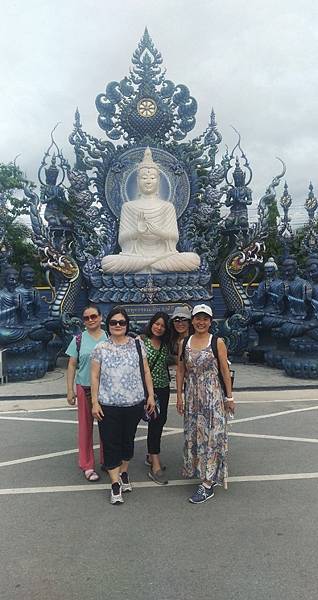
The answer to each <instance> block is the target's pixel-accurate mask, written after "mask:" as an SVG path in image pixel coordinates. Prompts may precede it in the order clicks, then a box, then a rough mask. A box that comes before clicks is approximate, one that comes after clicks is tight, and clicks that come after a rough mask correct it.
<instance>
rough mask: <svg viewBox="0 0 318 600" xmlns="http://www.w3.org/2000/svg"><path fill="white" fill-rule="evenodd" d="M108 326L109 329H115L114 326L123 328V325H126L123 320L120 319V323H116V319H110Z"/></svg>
mask: <svg viewBox="0 0 318 600" xmlns="http://www.w3.org/2000/svg"><path fill="white" fill-rule="evenodd" d="M109 325H110V326H111V327H116V325H119V327H125V325H127V321H125V319H120V321H116V319H111V320H110V321H109Z"/></svg>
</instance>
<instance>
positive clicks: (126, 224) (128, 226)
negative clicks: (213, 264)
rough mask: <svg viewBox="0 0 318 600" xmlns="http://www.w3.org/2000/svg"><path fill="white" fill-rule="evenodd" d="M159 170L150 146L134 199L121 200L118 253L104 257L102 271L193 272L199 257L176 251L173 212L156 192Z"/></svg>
mask: <svg viewBox="0 0 318 600" xmlns="http://www.w3.org/2000/svg"><path fill="white" fill-rule="evenodd" d="M158 188H159V170H158V168H157V165H156V163H154V162H153V161H152V156H151V151H150V148H147V149H146V151H145V157H144V160H143V161H142V162H141V163H140V167H139V169H138V191H139V197H138V198H137V199H136V200H131V201H128V202H125V203H124V204H123V206H122V210H121V214H120V224H119V235H118V242H119V245H120V247H121V252H120V253H119V254H116V255H110V256H105V257H104V258H103V259H102V263H101V264H102V269H103V271H104V272H105V273H151V272H152V273H160V272H171V271H174V272H178V271H179V272H185V271H195V270H196V269H198V268H199V266H200V257H199V256H198V255H197V254H195V253H194V252H178V251H177V249H176V244H177V242H178V239H179V234H178V226H177V217H176V211H175V208H174V206H173V204H171V202H168V201H166V200H163V199H161V198H160V197H159V195H158Z"/></svg>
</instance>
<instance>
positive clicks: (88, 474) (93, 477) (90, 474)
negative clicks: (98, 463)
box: [84, 469, 99, 481]
mask: <svg viewBox="0 0 318 600" xmlns="http://www.w3.org/2000/svg"><path fill="white" fill-rule="evenodd" d="M84 477H85V479H86V480H87V481H98V480H99V475H98V473H96V471H94V469H87V470H86V471H84Z"/></svg>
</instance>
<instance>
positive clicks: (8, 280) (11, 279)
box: [4, 267, 18, 292]
mask: <svg viewBox="0 0 318 600" xmlns="http://www.w3.org/2000/svg"><path fill="white" fill-rule="evenodd" d="M17 283H18V271H17V270H16V269H15V268H14V267H8V268H7V269H6V270H5V273H4V285H5V287H6V288H7V290H8V291H9V292H14V290H15V288H16V287H17Z"/></svg>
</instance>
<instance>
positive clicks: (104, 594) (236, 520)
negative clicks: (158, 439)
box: [0, 389, 318, 600]
mask: <svg viewBox="0 0 318 600" xmlns="http://www.w3.org/2000/svg"><path fill="white" fill-rule="evenodd" d="M236 396H237V399H238V401H239V403H238V411H237V416H236V419H235V421H234V422H233V423H232V425H231V438H230V444H231V452H230V481H229V489H228V490H227V491H224V490H223V489H221V488H217V492H216V496H215V498H213V499H211V500H209V502H207V503H206V504H204V505H201V506H193V505H191V504H189V503H188V501H187V498H188V495H189V494H190V492H191V491H192V489H193V485H194V484H193V482H185V481H183V480H182V478H181V476H180V467H181V451H182V420H181V419H180V418H179V417H178V416H177V414H176V411H175V406H174V405H173V402H172V406H171V408H170V414H169V420H168V424H167V425H168V426H167V428H166V431H165V437H164V439H163V457H164V460H165V462H166V464H167V467H168V474H169V479H170V484H169V486H167V487H159V486H156V485H155V484H153V483H152V482H151V481H149V480H148V478H147V469H146V467H145V466H144V465H143V458H144V454H145V441H144V438H145V433H146V430H145V428H144V427H140V428H139V430H138V435H137V441H136V455H135V459H134V461H133V463H132V468H131V474H132V478H133V480H134V483H135V489H134V491H133V493H132V494H130V495H129V496H128V497H127V498H126V502H125V504H124V505H123V506H120V507H112V506H110V504H109V502H108V494H109V491H108V489H106V487H108V482H107V480H106V477H104V479H103V481H102V482H101V483H98V484H92V483H91V484H89V483H87V482H86V481H84V479H83V476H82V474H81V473H80V472H79V471H78V470H77V467H76V450H75V435H76V411H75V410H73V409H69V408H67V407H65V405H64V406H63V400H57V401H52V400H50V401H49V400H48V399H44V400H39V399H38V400H35V401H34V400H33V401H26V400H25V401H22V402H20V403H19V402H10V403H9V402H1V403H0V410H1V412H0V433H1V435H0V447H1V463H0V506H1V509H2V513H1V514H2V519H1V529H2V531H1V541H2V543H1V545H0V561H1V566H2V569H1V576H0V589H1V600H15V599H20V598H21V599H22V598H23V600H71V599H72V600H73V599H75V598H76V599H77V600H82V599H83V600H105V599H107V600H108V598H109V599H113V600H194V599H196V600H197V599H198V598H213V599H215V600H223V599H224V600H269V599H270V600H285V599H286V600H287V599H288V600H299V598H303V597H305V598H306V599H307V600H313V599H315V600H316V598H317V583H316V582H317V575H316V569H317V558H316V556H317V552H316V549H317V525H316V521H317V519H316V513H317V502H318V489H317V479H318V469H317V450H318V446H317V444H318V436H317V411H318V391H317V392H316V390H304V391H302V390H301V389H299V390H295V391H291V390H287V391H274V392H273V391H271V392H270V391H263V392H244V393H243V392H239V393H237V394H236ZM48 404H49V406H48Z"/></svg>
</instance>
